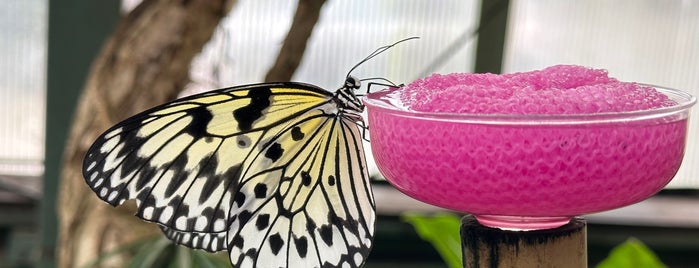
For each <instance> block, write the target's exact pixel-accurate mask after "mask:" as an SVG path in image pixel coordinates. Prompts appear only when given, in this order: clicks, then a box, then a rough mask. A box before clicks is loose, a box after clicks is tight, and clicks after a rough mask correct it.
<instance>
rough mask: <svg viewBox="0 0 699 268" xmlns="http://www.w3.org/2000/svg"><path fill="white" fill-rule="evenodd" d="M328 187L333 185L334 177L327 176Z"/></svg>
mask: <svg viewBox="0 0 699 268" xmlns="http://www.w3.org/2000/svg"><path fill="white" fill-rule="evenodd" d="M328 185H330V186H333V185H335V177H334V176H333V175H330V176H328Z"/></svg>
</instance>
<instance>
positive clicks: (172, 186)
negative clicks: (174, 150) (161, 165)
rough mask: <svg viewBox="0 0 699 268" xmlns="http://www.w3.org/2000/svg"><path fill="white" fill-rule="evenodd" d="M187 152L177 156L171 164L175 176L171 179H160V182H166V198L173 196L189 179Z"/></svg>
mask: <svg viewBox="0 0 699 268" xmlns="http://www.w3.org/2000/svg"><path fill="white" fill-rule="evenodd" d="M187 161H188V158H187V154H180V155H179V156H177V158H175V161H173V162H172V164H171V165H170V170H171V171H173V172H174V176H172V179H171V180H170V181H159V182H158V184H162V183H166V184H167V187H165V198H169V197H170V196H172V195H173V194H174V193H175V192H176V191H177V189H179V188H180V186H182V184H183V183H184V182H185V181H186V180H187V177H188V176H189V172H187V171H185V169H184V167H185V166H186V165H187Z"/></svg>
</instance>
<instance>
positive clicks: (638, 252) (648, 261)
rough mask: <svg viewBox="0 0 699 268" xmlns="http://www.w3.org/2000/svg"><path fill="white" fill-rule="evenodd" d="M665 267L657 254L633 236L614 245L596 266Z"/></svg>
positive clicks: (623, 267)
mask: <svg viewBox="0 0 699 268" xmlns="http://www.w3.org/2000/svg"><path fill="white" fill-rule="evenodd" d="M659 267H666V266H665V264H663V263H662V262H661V261H660V259H659V258H658V256H656V255H655V253H653V251H651V250H650V249H649V248H648V247H646V245H644V244H643V243H641V241H639V240H637V239H635V238H629V239H628V240H626V242H624V243H622V244H620V245H618V246H616V247H615V248H613V249H612V251H611V252H609V256H608V257H607V258H606V259H604V260H603V261H602V262H600V263H599V264H598V265H597V268H659Z"/></svg>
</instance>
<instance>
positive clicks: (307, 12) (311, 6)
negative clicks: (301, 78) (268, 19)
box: [265, 0, 325, 82]
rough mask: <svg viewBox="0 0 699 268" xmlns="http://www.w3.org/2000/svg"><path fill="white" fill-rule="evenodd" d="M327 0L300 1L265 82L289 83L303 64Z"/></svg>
mask: <svg viewBox="0 0 699 268" xmlns="http://www.w3.org/2000/svg"><path fill="white" fill-rule="evenodd" d="M323 4H325V0H299V3H298V7H296V14H295V15H294V20H293V22H292V23H291V27H290V28H289V32H288V33H287V35H286V39H285V40H284V44H283V45H282V48H281V50H280V51H279V55H278V56H277V61H276V62H275V63H274V66H272V68H270V69H269V71H268V72H267V75H266V76H265V82H280V81H289V80H291V76H292V75H294V72H296V69H297V68H298V67H299V64H301V59H303V53H304V52H305V50H306V44H307V43H308V38H310V37H311V33H312V32H313V28H314V27H315V25H316V22H318V18H320V10H321V8H322V7H323Z"/></svg>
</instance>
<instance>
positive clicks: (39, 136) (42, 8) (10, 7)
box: [0, 0, 47, 176]
mask: <svg viewBox="0 0 699 268" xmlns="http://www.w3.org/2000/svg"><path fill="white" fill-rule="evenodd" d="M46 12H47V1H45V0H23V1H2V2H0V36H2V38H0V54H2V55H3V56H2V57H0V148H2V149H1V150H0V174H11V175H34V176H35V175H40V174H41V173H42V172H43V158H44V156H43V154H44V110H45V109H44V107H45V93H44V91H45V90H44V88H45V84H46V21H47V15H46Z"/></svg>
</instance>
